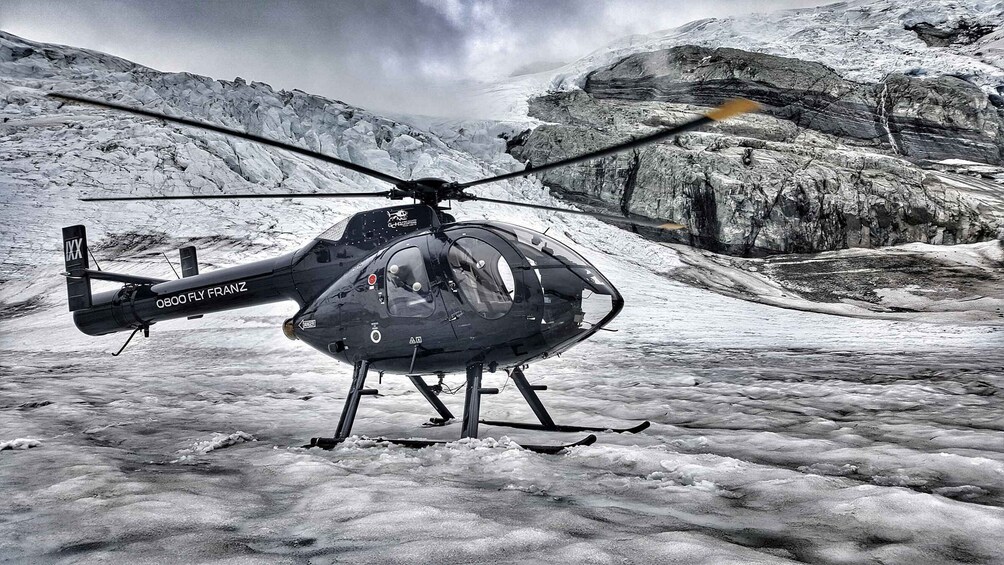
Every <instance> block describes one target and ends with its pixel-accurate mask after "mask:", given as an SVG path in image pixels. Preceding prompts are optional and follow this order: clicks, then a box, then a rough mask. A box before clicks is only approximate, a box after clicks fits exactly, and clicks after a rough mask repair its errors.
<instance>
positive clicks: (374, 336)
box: [370, 322, 383, 343]
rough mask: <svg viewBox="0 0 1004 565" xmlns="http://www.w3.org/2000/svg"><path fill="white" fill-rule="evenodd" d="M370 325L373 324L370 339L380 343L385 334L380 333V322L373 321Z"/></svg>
mask: <svg viewBox="0 0 1004 565" xmlns="http://www.w3.org/2000/svg"><path fill="white" fill-rule="evenodd" d="M370 325H371V326H373V331H371V332H370V341H372V342H373V343H380V340H381V339H383V335H381V334H380V323H379V322H372V323H371V324H370Z"/></svg>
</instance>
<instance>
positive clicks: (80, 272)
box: [63, 226, 91, 312]
mask: <svg viewBox="0 0 1004 565" xmlns="http://www.w3.org/2000/svg"><path fill="white" fill-rule="evenodd" d="M63 260H64V261H66V295H67V298H68V300H69V304H70V312H73V311H75V310H84V309H87V308H90V307H91V280H90V279H89V278H88V277H87V273H86V271H87V269H89V268H90V263H89V262H88V259H87V232H86V231H85V230H84V226H69V227H66V228H63Z"/></svg>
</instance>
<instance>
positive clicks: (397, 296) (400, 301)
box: [385, 247, 436, 318]
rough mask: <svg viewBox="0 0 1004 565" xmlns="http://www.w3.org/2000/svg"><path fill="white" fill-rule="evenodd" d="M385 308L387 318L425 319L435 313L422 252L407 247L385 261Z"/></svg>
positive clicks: (415, 248)
mask: <svg viewBox="0 0 1004 565" xmlns="http://www.w3.org/2000/svg"><path fill="white" fill-rule="evenodd" d="M385 280H386V281H387V308H388V310H389V311H390V315H391V316H398V317H402V318H425V317H428V316H430V315H431V314H432V313H433V311H435V309H436V305H435V303H434V302H433V296H432V292H431V290H430V288H429V272H428V271H427V270H426V268H425V260H424V259H422V252H421V251H419V249H418V248H417V247H408V248H406V249H402V250H400V251H398V252H397V253H395V254H394V255H393V256H392V257H391V258H390V260H389V261H387V275H386V277H385Z"/></svg>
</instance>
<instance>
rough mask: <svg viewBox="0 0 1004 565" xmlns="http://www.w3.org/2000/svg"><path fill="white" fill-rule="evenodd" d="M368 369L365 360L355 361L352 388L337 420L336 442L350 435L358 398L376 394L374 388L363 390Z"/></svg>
mask: <svg viewBox="0 0 1004 565" xmlns="http://www.w3.org/2000/svg"><path fill="white" fill-rule="evenodd" d="M369 367H370V362H369V361H366V360H365V359H364V360H362V361H356V365H355V368H354V370H353V371H352V388H350V389H349V395H348V396H346V397H345V408H343V409H342V415H341V416H339V418H338V428H337V429H336V430H335V439H336V440H343V439H345V438H347V437H349V434H351V433H352V423H353V422H354V421H355V419H356V409H357V408H359V398H360V397H362V396H368V395H374V394H376V393H377V389H375V388H363V385H364V384H366V372H367V371H368V370H369Z"/></svg>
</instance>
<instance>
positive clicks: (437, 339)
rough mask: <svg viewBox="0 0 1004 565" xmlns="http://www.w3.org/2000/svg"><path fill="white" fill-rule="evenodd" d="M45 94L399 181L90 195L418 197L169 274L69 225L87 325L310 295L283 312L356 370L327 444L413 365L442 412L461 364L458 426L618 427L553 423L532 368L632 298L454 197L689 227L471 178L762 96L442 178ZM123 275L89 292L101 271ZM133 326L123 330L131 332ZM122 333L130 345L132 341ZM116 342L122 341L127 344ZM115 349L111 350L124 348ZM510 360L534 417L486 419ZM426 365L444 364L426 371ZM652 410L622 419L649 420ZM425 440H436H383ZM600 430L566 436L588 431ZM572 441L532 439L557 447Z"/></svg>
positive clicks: (105, 275)
mask: <svg viewBox="0 0 1004 565" xmlns="http://www.w3.org/2000/svg"><path fill="white" fill-rule="evenodd" d="M49 96H52V97H54V98H57V99H60V100H62V101H66V102H76V103H85V104H89V105H94V106H100V107H104V108H110V109H114V110H120V111H124V112H129V113H132V114H137V115H140V116H146V117H150V118H156V119H160V120H164V121H167V122H172V123H176V124H181V125H185V126H191V127H196V128H200V129H204V130H209V131H214V132H218V133H223V134H226V135H231V136H235V137H239V138H242V139H246V140H250V141H254V142H258V143H262V144H265V145H269V146H272V147H276V148H279V149H284V150H287V151H291V152H294V153H298V154H301V155H306V156H309V157H313V158H316V159H320V160H322V161H324V162H327V163H330V164H334V165H338V166H340V167H343V168H346V169H349V170H352V171H355V172H358V173H361V174H364V175H367V176H370V177H373V178H375V179H377V180H380V181H383V182H386V183H389V184H391V185H392V188H391V189H390V190H386V191H382V192H364V193H309V194H222V195H210V196H140V197H100V198H82V199H81V200H85V201H117V200H193V199H194V200H206V199H243V198H253V199H260V198H291V197H293V198H375V197H376V198H379V197H383V198H389V199H391V200H403V199H406V198H410V199H413V201H414V204H409V205H402V206H394V207H389V208H381V209H377V210H371V211H366V212H360V213H357V214H355V215H353V216H351V217H349V218H347V219H345V220H343V221H341V222H339V223H338V224H335V225H334V226H332V227H331V228H329V229H328V230H326V231H324V232H323V233H321V234H320V235H319V236H318V237H317V238H316V239H314V240H313V241H311V242H310V243H309V244H307V245H306V246H304V247H303V248H302V249H300V250H298V251H295V252H293V253H289V254H286V255H283V256H281V257H277V258H275V259H269V260H265V261H259V262H256V263H250V264H246V265H239V266H235V267H230V268H226V269H220V270H217V271H213V272H209V273H202V274H200V273H199V268H198V259H197V252H196V250H195V248H194V247H186V248H184V249H182V250H181V265H182V275H183V276H182V278H180V279H178V280H165V279H159V278H151V277H144V276H136V275H128V274H120V273H111V272H108V271H101V270H96V269H91V268H90V262H89V252H88V250H87V238H86V233H85V229H84V226H82V225H77V226H70V227H66V228H63V249H64V255H65V262H66V272H65V273H64V275H65V277H66V287H67V293H68V297H69V307H70V311H71V312H73V320H74V323H75V324H76V326H77V327H78V328H79V329H80V330H81V331H82V332H84V333H86V334H89V335H104V334H109V333H113V332H120V331H129V330H132V334H131V335H130V336H129V340H131V339H132V337H133V336H135V335H136V333H138V332H143V333H144V335H146V336H148V335H149V329H150V326H151V325H153V324H154V323H156V322H159V321H162V320H170V319H174V318H185V317H187V318H197V317H201V316H202V315H204V314H208V313H211V312H218V311H221V310H229V309H233V308H242V307H246V306H254V305H258V304H264V303H269V302H277V301H283V300H293V301H295V302H296V303H297V305H298V306H299V310H298V311H297V313H296V314H295V315H294V316H293V317H292V318H289V319H288V320H286V321H285V322H284V323H283V326H282V329H283V332H284V333H285V335H286V336H287V337H288V338H290V339H299V340H302V341H304V342H306V343H307V344H308V345H310V346H311V347H313V348H315V349H317V350H319V351H321V352H322V353H325V354H327V355H329V356H331V357H334V358H335V359H337V360H339V361H343V362H345V363H348V364H350V365H353V367H354V370H353V376H352V385H351V387H350V389H349V393H348V396H347V398H346V400H345V407H344V409H343V410H342V413H341V417H340V419H339V422H338V427H337V428H336V431H335V435H334V437H330V438H313V439H312V440H311V444H310V445H311V446H318V447H325V448H330V447H333V446H335V445H337V444H338V443H340V442H342V441H344V440H345V439H346V438H348V437H349V435H350V434H351V431H352V424H353V421H354V419H355V414H356V410H357V408H358V405H359V400H360V398H361V397H362V396H367V395H375V394H377V391H376V389H372V388H366V387H365V383H366V376H367V373H368V371H369V370H370V369H373V370H376V371H379V372H380V373H381V375H382V374H383V372H385V371H386V372H390V373H400V374H404V375H405V376H407V377H408V378H409V379H410V380H411V381H412V383H414V385H415V386H416V388H417V389H418V390H419V391H420V392H421V394H422V395H423V396H424V397H425V399H426V400H428V401H429V403H430V404H432V406H433V407H434V408H435V410H436V411H437V412H438V414H439V417H438V418H432V419H431V420H430V424H431V425H445V424H447V423H448V422H450V421H451V420H453V419H454V416H453V414H452V413H451V412H450V410H449V409H448V408H447V407H446V405H445V404H443V402H442V401H441V400H440V399H439V397H438V393H439V392H440V391H441V390H442V382H443V375H444V374H445V373H450V372H459V371H465V372H466V374H467V383H466V390H465V393H466V396H465V403H464V414H463V423H462V432H461V437H477V435H478V424H479V422H481V423H485V424H488V425H496V426H509V427H515V428H522V429H534V430H543V431H560V432H570V431H602V430H609V429H611V428H609V427H595V426H562V425H558V424H555V423H554V421H553V419H552V418H551V416H550V415H549V414H548V412H547V410H546V409H545V408H544V405H543V404H542V403H541V401H540V398H539V397H538V396H537V391H540V390H545V389H546V387H544V386H537V385H531V384H530V383H529V382H528V381H527V379H526V376H525V375H524V374H523V371H522V369H523V368H525V367H526V366H527V365H529V364H530V363H533V362H535V361H539V360H542V359H546V358H548V357H551V356H553V355H556V354H559V353H561V352H563V351H566V350H567V349H569V348H570V347H572V346H573V345H575V344H577V343H579V342H581V341H583V340H585V339H587V338H588V337H590V336H591V335H593V334H594V333H596V332H597V331H599V330H600V329H602V328H603V327H604V326H605V325H607V324H608V323H609V322H610V321H611V320H612V319H613V318H614V317H615V316H617V314H618V313H619V312H620V311H621V308H622V307H623V306H624V299H623V297H622V296H621V294H620V293H619V292H618V291H617V289H616V288H614V285H613V284H611V282H610V281H609V280H608V279H607V278H606V277H604V276H603V275H602V274H601V273H600V272H599V271H598V270H597V269H596V267H594V266H593V265H591V264H590V263H589V262H588V261H587V260H586V259H584V258H583V257H582V256H581V255H580V254H578V253H576V252H575V251H573V250H572V249H570V248H568V247H567V246H565V245H564V244H562V243H560V242H558V241H557V240H555V239H554V238H551V237H548V236H547V235H545V234H543V233H537V232H534V231H531V230H529V229H526V228H522V227H519V226H514V225H509V224H504V223H501V222H492V221H476V222H457V221H456V220H455V219H454V218H453V217H452V216H451V215H450V214H449V213H448V212H447V209H448V208H446V207H444V206H442V203H443V202H448V201H457V202H465V201H481V202H493V203H497V204H506V205H512V206H522V207H527V208H535V209H539V210H549V211H555V212H562V213H571V214H583V215H588V216H593V217H598V218H601V219H605V220H610V221H616V222H627V223H631V224H637V225H645V226H652V227H658V228H662V229H680V228H682V227H683V226H680V225H678V224H669V223H663V222H653V221H649V220H645V219H641V218H628V217H624V216H614V215H608V214H600V213H594V212H588V211H580V210H569V209H564V208H556V207H551V206H542V205H537V204H530V203H524V202H509V201H504V200H496V199H492V198H485V197H481V196H476V195H473V194H470V193H468V192H467V189H469V188H471V187H474V186H478V185H482V184H486V183H490V182H496V181H501V180H506V179H511V178H516V177H522V176H527V175H531V174H534V173H538V172H542V171H545V170H550V169H554V168H558V167H564V166H567V165H571V164H573V163H579V162H582V161H588V160H591V159H596V158H599V157H603V156H607V155H611V154H614V153H618V152H621V151H627V150H630V149H633V148H635V147H639V146H642V145H646V144H650V143H655V142H657V141H660V140H663V139H667V138H669V137H672V136H675V135H677V134H680V133H682V132H685V131H689V130H693V129H695V128H698V127H701V126H704V125H706V124H709V123H711V122H714V121H720V120H723V119H726V118H729V117H731V116H734V115H737V114H741V113H745V112H750V111H754V110H756V109H757V104H756V103H754V102H751V101H749V100H742V99H740V100H732V101H729V102H726V103H725V104H723V105H722V106H720V107H718V108H716V109H714V110H712V111H710V112H708V113H707V114H705V115H703V116H701V117H699V118H696V119H694V120H691V121H688V122H686V123H683V124H680V125H677V126H675V127H671V128H668V129H662V130H660V131H658V132H656V133H653V134H650V135H646V136H642V137H638V138H634V139H631V140H628V141H626V142H624V143H621V144H618V145H615V146H612V147H609V148H606V149H601V150H598V151H593V152H590V153H586V154H583V155H578V156H574V157H570V158H566V159H562V160H559V161H555V162H553V163H547V164H543V165H532V166H527V167H526V168H525V169H523V170H521V171H515V172H511V173H506V174H502V175H498V176H493V177H487V178H482V179H478V180H474V181H468V182H453V181H447V180H443V179H436V178H423V179H417V180H404V179H399V178H396V177H393V176H391V175H388V174H385V173H382V172H379V171H375V170H372V169H369V168H367V167H363V166H361V165H358V164H355V163H352V162H349V161H345V160H342V159H338V158H335V157H331V156H328V155H324V154H320V153H317V152H314V151H310V150H307V149H303V148H300V147H296V146H293V145H288V144H285V143H281V142H278V141H275V140H271V139H267V138H263V137H259V136H256V135H252V134H248V133H245V132H241V131H237V130H232V129H229V128H225V127H221V126H217V125H213V124H207V123H203V122H199V121H195V120H190V119H187V118H179V117H172V116H167V115H164V114H160V113H157V112H152V111H149V110H144V109H139V108H133V107H128V106H123V105H120V104H115V103H110V102H105V101H100V100H94V99H90V98H83V97H79V96H74V95H69V94H57V93H51V94H49ZM92 280H104V281H113V282H119V283H122V284H123V286H122V287H120V288H119V289H117V290H113V291H108V292H102V293H99V294H92V293H91V281H92ZM129 340H127V341H126V345H128V343H129ZM126 345H123V346H122V348H123V349H124V348H125V346H126ZM121 351H122V350H119V352H118V353H121ZM118 353H116V355H117V354H118ZM500 368H501V369H504V370H506V371H507V372H508V373H509V376H510V377H511V378H512V380H513V382H514V383H515V385H516V387H517V389H518V390H519V391H520V393H522V395H523V397H524V398H525V400H526V401H527V403H528V404H529V405H530V407H531V409H532V410H533V412H534V414H535V415H536V417H537V418H538V420H539V421H540V423H539V424H530V423H519V422H498V421H484V420H479V413H480V404H481V396H482V395H485V394H495V393H497V392H498V389H495V388H484V387H482V386H481V378H482V373H483V371H484V369H488V371H491V372H494V371H496V370H498V369H500ZM425 376H436V377H438V378H439V383H438V384H436V385H430V384H429V383H427V382H426V381H425ZM647 427H648V422H642V423H641V424H639V425H637V426H634V427H633V428H624V429H614V430H613V431H617V432H631V433H635V432H639V431H641V430H643V429H645V428H647ZM384 441H391V442H394V443H399V444H403V445H408V446H412V447H423V446H427V445H431V444H433V443H441V442H436V441H432V440H384ZM594 441H596V437H595V436H594V435H591V434H590V435H589V436H588V437H586V438H585V439H583V440H581V441H579V442H576V443H574V444H568V445H588V444H590V443H593V442H594ZM568 445H552V446H526V445H524V446H523V447H526V448H529V449H534V450H536V451H541V452H556V451H559V450H560V449H562V448H564V447H567V446H568Z"/></svg>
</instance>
